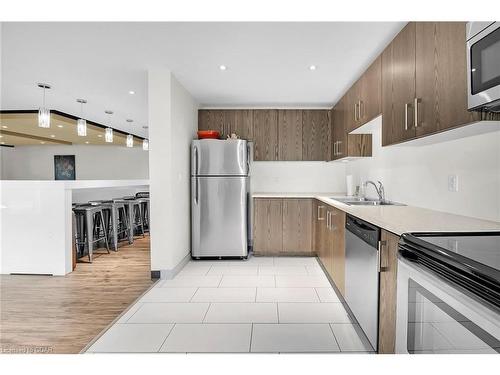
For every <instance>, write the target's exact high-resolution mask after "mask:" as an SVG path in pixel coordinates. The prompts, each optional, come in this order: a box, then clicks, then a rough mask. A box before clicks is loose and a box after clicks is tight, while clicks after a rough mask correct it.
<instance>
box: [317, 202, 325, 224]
mask: <svg viewBox="0 0 500 375" xmlns="http://www.w3.org/2000/svg"><path fill="white" fill-rule="evenodd" d="M324 208H325V206H318V220H320V221H321V220H325V217H324V216H323V217H321V210H322V209H324Z"/></svg>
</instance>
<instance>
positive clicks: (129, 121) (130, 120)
mask: <svg viewBox="0 0 500 375" xmlns="http://www.w3.org/2000/svg"><path fill="white" fill-rule="evenodd" d="M125 121H127V122H128V123H131V122H134V120H132V119H130V118H128V119H126V120H125Z"/></svg>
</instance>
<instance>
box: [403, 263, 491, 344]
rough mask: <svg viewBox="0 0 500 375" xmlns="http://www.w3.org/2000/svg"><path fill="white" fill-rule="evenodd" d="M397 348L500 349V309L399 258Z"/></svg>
mask: <svg viewBox="0 0 500 375" xmlns="http://www.w3.org/2000/svg"><path fill="white" fill-rule="evenodd" d="M397 285H398V291H397V311H396V353H411V354H424V353H471V354H472V353H499V352H500V312H498V311H497V310H496V309H494V308H490V306H488V305H486V304H483V303H481V302H480V301H478V300H476V299H474V298H473V297H471V296H469V295H468V294H465V292H463V291H461V290H459V289H458V288H457V287H455V286H453V285H451V284H450V283H449V282H447V281H445V280H444V279H442V278H441V277H439V276H437V275H436V274H434V273H432V272H431V271H428V270H426V269H424V268H423V267H421V266H419V265H416V264H414V263H411V262H410V261H408V260H406V259H404V258H402V257H401V255H400V256H399V258H398V284H397Z"/></svg>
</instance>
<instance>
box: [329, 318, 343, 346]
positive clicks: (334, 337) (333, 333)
mask: <svg viewBox="0 0 500 375" xmlns="http://www.w3.org/2000/svg"><path fill="white" fill-rule="evenodd" d="M332 324H333V323H328V327H330V331H332V335H333V339H334V340H335V342H336V343H337V346H338V347H339V352H340V353H342V349H341V348H340V344H339V341H338V340H337V336H335V332H333V327H332Z"/></svg>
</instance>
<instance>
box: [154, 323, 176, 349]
mask: <svg viewBox="0 0 500 375" xmlns="http://www.w3.org/2000/svg"><path fill="white" fill-rule="evenodd" d="M176 325H177V323H174V325H173V326H172V328H170V331H168V333H167V337H165V340H163V342H162V343H161V345H160V347H159V348H158V350H157V351H156V352H157V353H159V352H160V350H161V348H162V347H163V345H165V341H167V339H168V337H169V336H170V334H171V333H172V331H173V330H174V328H175V326H176Z"/></svg>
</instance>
